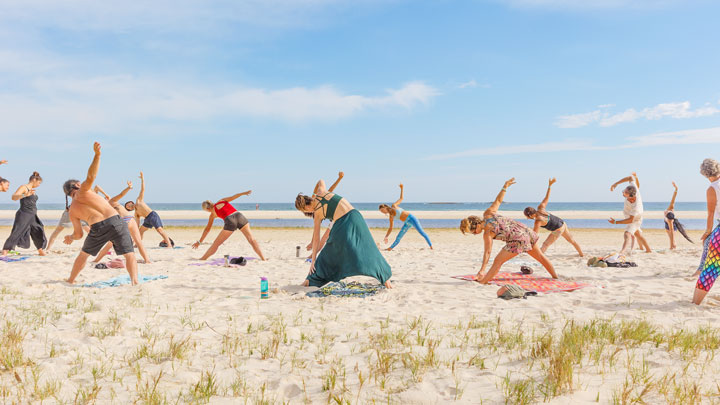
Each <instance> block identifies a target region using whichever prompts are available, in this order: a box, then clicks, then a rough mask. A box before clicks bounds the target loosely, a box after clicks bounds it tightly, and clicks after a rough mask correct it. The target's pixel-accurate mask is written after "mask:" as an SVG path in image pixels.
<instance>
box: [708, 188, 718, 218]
mask: <svg viewBox="0 0 720 405" xmlns="http://www.w3.org/2000/svg"><path fill="white" fill-rule="evenodd" d="M710 187H712V188H713V190H715V197H716V198H717V203H716V204H715V221H719V220H720V180H716V181H713V182H712V183H710Z"/></svg>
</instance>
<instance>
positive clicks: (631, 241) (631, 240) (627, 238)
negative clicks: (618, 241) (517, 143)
mask: <svg viewBox="0 0 720 405" xmlns="http://www.w3.org/2000/svg"><path fill="white" fill-rule="evenodd" d="M623 238H624V240H623V245H622V249H620V254H626V253H628V252H632V249H633V247H634V246H635V236H633V234H631V233H630V232H628V231H625V233H624V234H623Z"/></svg>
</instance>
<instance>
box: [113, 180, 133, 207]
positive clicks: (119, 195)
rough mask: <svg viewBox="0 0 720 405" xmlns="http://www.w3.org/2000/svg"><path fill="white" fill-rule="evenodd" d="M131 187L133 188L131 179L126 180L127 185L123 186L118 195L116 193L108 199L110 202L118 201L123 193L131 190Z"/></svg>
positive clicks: (123, 195)
mask: <svg viewBox="0 0 720 405" xmlns="http://www.w3.org/2000/svg"><path fill="white" fill-rule="evenodd" d="M132 188H133V184H132V181H130V180H128V182H127V187H125V188H124V189H123V191H121V192H120V194H118V195H116V196H115V197H113V198H111V199H110V202H111V203H112V202H118V201H120V200H121V199H122V198H123V197H125V194H127V193H128V192H129V191H130V190H132Z"/></svg>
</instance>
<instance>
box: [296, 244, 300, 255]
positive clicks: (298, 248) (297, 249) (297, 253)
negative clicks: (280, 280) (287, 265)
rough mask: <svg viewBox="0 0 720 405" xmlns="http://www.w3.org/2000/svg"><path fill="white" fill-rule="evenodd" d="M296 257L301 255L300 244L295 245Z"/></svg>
mask: <svg viewBox="0 0 720 405" xmlns="http://www.w3.org/2000/svg"><path fill="white" fill-rule="evenodd" d="M295 257H300V245H298V246H297V247H295Z"/></svg>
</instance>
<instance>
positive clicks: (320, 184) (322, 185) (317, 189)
mask: <svg viewBox="0 0 720 405" xmlns="http://www.w3.org/2000/svg"><path fill="white" fill-rule="evenodd" d="M323 191H324V192H327V189H326V188H325V180H322V179H320V180H318V182H317V184H315V189H313V194H315V195H317V194H318V193H320V192H323ZM324 194H325V193H323V195H324Z"/></svg>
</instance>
